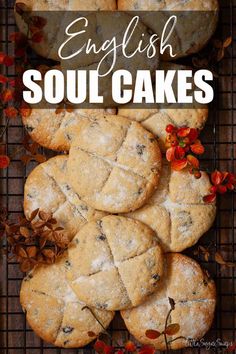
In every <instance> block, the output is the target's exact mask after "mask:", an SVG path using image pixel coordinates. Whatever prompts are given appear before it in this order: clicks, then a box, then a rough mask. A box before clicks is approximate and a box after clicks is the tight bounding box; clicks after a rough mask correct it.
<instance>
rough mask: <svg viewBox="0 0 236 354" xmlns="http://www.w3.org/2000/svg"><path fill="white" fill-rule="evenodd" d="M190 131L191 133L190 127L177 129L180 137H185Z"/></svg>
mask: <svg viewBox="0 0 236 354" xmlns="http://www.w3.org/2000/svg"><path fill="white" fill-rule="evenodd" d="M189 133H190V128H188V127H183V128H179V129H178V131H177V135H178V136H179V137H180V138H185V137H186V136H188V134H189Z"/></svg>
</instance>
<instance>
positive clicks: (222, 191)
mask: <svg viewBox="0 0 236 354" xmlns="http://www.w3.org/2000/svg"><path fill="white" fill-rule="evenodd" d="M217 192H218V193H220V194H225V193H226V192H227V187H226V186H223V185H222V184H220V185H219V186H217Z"/></svg>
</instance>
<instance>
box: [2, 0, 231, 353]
mask: <svg viewBox="0 0 236 354" xmlns="http://www.w3.org/2000/svg"><path fill="white" fill-rule="evenodd" d="M13 3H14V1H12V0H11V1H7V0H0V21H1V22H0V33H1V35H0V51H4V52H7V53H8V54H13V47H12V44H11V43H9V42H8V38H9V34H10V33H11V32H14V31H15V21H14V15H13ZM235 19H236V0H231V1H230V0H221V12H220V24H219V26H218V30H217V37H218V38H222V39H224V38H227V37H228V36H232V38H236V20H235ZM235 44H236V43H235V41H234V43H233V45H232V46H231V47H230V48H228V49H227V51H226V55H225V58H224V59H223V60H222V61H221V62H220V63H219V65H218V68H217V73H218V76H219V77H218V79H217V80H216V82H215V101H214V104H212V106H211V107H210V117H209V120H208V123H207V126H206V128H205V130H204V131H203V133H202V140H203V142H204V144H205V145H206V146H207V152H206V154H205V155H204V159H202V164H203V165H204V166H205V168H208V169H210V170H213V169H214V168H216V167H217V168H219V169H222V170H224V169H225V170H229V171H232V172H233V171H234V168H235V156H236V148H235V144H236V45H235ZM3 74H7V75H8V76H14V71H12V72H11V69H9V68H8V69H6V72H3ZM5 125H6V118H5V117H4V116H3V115H2V114H1V116H0V128H1V129H4V126H5ZM23 136H24V129H23V127H22V124H21V121H20V119H19V120H12V121H11V122H10V124H9V126H8V128H7V129H6V131H5V134H4V142H5V143H6V147H7V153H8V154H9V155H11V154H12V153H13V152H15V151H16V149H17V148H19V147H20V146H21V142H22V139H23ZM33 167H34V164H33V163H31V164H30V165H29V166H27V167H24V166H23V165H22V163H21V161H20V159H19V156H17V155H16V156H15V158H14V160H12V161H11V164H10V167H9V168H8V170H0V206H5V207H6V208H7V210H8V213H9V215H10V216H11V218H13V219H15V218H16V217H17V216H19V215H22V201H23V187H24V182H25V179H26V176H27V175H28V173H29V171H30V170H31V169H32V168H33ZM235 205H236V203H235V194H229V195H226V196H224V197H223V198H221V199H220V200H219V202H218V214H217V219H216V222H215V224H214V227H213V228H212V229H211V230H210V231H209V232H208V233H207V234H206V235H205V236H204V237H203V238H202V239H201V240H200V243H201V244H202V245H209V243H211V244H212V245H213V247H214V248H215V250H219V249H220V250H221V251H223V252H222V253H223V255H224V257H225V258H226V259H228V260H231V261H236V259H235V258H236V257H235V250H236V243H235V241H234V236H235V230H236V218H235ZM186 253H187V254H191V256H192V252H191V250H190V251H188V252H186ZM0 262H1V263H0V264H1V272H0V273H1V274H0V279H1V286H0V354H76V353H92V352H93V350H92V346H88V347H86V348H85V349H80V350H72V349H57V348H55V347H53V346H50V345H49V344H47V343H44V342H43V341H42V340H40V339H39V338H38V337H37V336H36V335H35V334H34V333H33V331H32V330H31V329H30V328H29V326H28V325H27V323H26V320H25V316H24V314H23V313H22V311H21V307H20V304H19V289H20V283H21V279H22V274H21V272H20V271H19V268H18V265H17V263H15V262H14V261H8V262H7V260H6V257H2V259H1V260H0ZM200 263H201V264H202V266H203V267H205V268H206V269H208V270H209V272H210V273H211V275H212V276H213V278H214V279H215V281H216V286H217V292H218V301H217V310H216V315H215V321H214V324H213V326H212V329H211V330H210V332H209V333H208V334H207V335H206V336H205V338H204V340H205V342H208V343H211V342H212V345H210V347H211V351H213V352H217V353H219V352H220V351H221V349H220V348H217V349H215V344H214V343H215V342H216V341H217V339H219V340H220V342H224V341H227V342H231V341H232V342H235V341H236V321H235V320H236V311H235V304H236V293H235V288H236V286H235V283H236V277H235V269H230V268H222V267H221V266H219V265H218V264H216V263H215V262H213V261H209V262H204V261H200ZM109 330H110V331H111V333H112V336H113V338H115V339H117V338H120V337H122V338H123V340H127V339H128V338H129V334H128V332H127V331H126V329H125V327H124V324H123V322H122V320H121V319H120V318H119V317H116V318H115V320H114V321H113V322H112V324H111V326H110V329H109ZM207 352H209V349H206V348H189V349H184V350H180V351H176V353H186V354H188V353H189V354H190V353H201V354H203V353H207Z"/></svg>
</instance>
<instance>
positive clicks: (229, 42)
mask: <svg viewBox="0 0 236 354" xmlns="http://www.w3.org/2000/svg"><path fill="white" fill-rule="evenodd" d="M231 44H232V37H228V38H226V40H225V41H224V43H223V47H224V48H227V47H229V46H230V45H231Z"/></svg>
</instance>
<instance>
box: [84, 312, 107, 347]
mask: <svg viewBox="0 0 236 354" xmlns="http://www.w3.org/2000/svg"><path fill="white" fill-rule="evenodd" d="M85 309H86V310H89V312H90V313H91V315H92V316H93V317H94V318H95V320H96V321H97V322H98V323H99V324H100V326H101V327H102V329H103V331H104V333H105V334H106V335H107V336H108V337H109V338H110V339H111V340H112V336H111V335H110V333H109V332H107V330H106V328H105V327H104V325H103V324H102V322H101V321H100V320H99V319H98V318H97V316H96V315H95V313H94V311H93V310H92V309H91V308H90V307H88V306H84V307H82V311H83V310H85Z"/></svg>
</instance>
